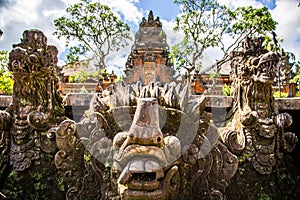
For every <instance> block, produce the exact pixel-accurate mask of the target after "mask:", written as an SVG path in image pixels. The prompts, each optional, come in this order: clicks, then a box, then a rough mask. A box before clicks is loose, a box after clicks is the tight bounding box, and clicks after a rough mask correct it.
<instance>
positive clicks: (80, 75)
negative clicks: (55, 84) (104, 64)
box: [69, 70, 99, 83]
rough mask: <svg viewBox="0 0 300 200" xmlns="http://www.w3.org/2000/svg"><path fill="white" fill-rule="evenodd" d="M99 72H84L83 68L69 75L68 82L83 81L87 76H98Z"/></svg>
mask: <svg viewBox="0 0 300 200" xmlns="http://www.w3.org/2000/svg"><path fill="white" fill-rule="evenodd" d="M98 77H99V72H85V71H84V70H80V71H78V72H76V73H75V74H72V75H71V76H69V82H70V83H75V82H76V83H84V82H86V80H87V79H88V78H96V79H97V78H98Z"/></svg>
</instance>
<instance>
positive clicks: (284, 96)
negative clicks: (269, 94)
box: [273, 91, 289, 98]
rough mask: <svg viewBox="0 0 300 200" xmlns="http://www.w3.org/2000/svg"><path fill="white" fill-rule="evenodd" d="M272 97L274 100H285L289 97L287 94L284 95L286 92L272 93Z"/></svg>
mask: <svg viewBox="0 0 300 200" xmlns="http://www.w3.org/2000/svg"><path fill="white" fill-rule="evenodd" d="M273 96H274V97H275V98H287V97H288V96H289V94H288V93H286V92H279V91H275V92H274V93H273Z"/></svg>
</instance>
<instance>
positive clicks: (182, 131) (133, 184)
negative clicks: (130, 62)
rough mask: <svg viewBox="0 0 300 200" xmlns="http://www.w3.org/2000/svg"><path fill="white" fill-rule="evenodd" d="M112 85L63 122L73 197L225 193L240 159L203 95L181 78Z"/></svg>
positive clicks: (63, 156) (63, 167) (64, 159)
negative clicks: (74, 118)
mask: <svg viewBox="0 0 300 200" xmlns="http://www.w3.org/2000/svg"><path fill="white" fill-rule="evenodd" d="M108 90H110V92H103V93H101V94H96V95H95V96H94V99H93V104H92V106H91V108H90V110H89V111H87V112H86V117H85V118H83V119H82V121H81V122H80V123H77V124H76V123H75V122H73V121H69V120H68V121H64V122H62V123H61V124H60V125H59V127H58V129H57V133H56V135H57V137H56V139H57V146H58V148H59V150H60V151H59V152H58V153H57V154H56V156H55V163H56V166H57V168H58V169H59V170H60V171H62V172H64V173H65V175H66V176H65V180H66V181H67V183H68V185H69V189H68V192H67V199H77V198H81V199H85V198H86V199H141V200H142V199H199V198H201V199H224V198H225V195H224V193H225V189H226V187H227V184H228V182H229V180H230V179H231V178H232V177H233V175H234V174H235V172H236V170H237V164H238V161H237V157H236V156H235V155H233V154H232V153H230V152H229V150H228V149H227V148H226V147H225V145H223V144H222V143H220V142H219V140H218V138H219V135H218V132H217V129H216V128H215V127H214V125H213V124H212V122H211V116H210V114H209V113H206V112H205V111H204V108H205V97H204V96H197V97H193V96H192V95H191V92H190V89H189V88H188V87H187V86H183V85H181V84H178V85H177V84H175V83H170V84H165V85H164V86H161V85H160V83H150V84H149V85H147V86H144V87H142V84H141V83H140V82H138V83H136V84H134V85H127V86H126V85H124V84H123V83H120V84H118V85H116V86H112V87H111V88H110V89H108ZM83 145H84V146H85V147H86V151H85V152H83V151H84V150H82V146H83ZM74 165H76V167H74ZM72 166H73V167H72ZM95 188H98V189H97V190H95Z"/></svg>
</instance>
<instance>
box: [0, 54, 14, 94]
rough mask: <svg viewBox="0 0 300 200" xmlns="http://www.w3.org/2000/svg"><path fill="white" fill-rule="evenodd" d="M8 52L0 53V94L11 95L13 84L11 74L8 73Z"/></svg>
mask: <svg viewBox="0 0 300 200" xmlns="http://www.w3.org/2000/svg"><path fill="white" fill-rule="evenodd" d="M8 61H9V58H8V52H7V51H0V65H1V66H0V92H1V91H2V92H3V93H4V94H8V95H10V94H12V91H13V85H14V82H13V80H12V79H11V72H10V71H8Z"/></svg>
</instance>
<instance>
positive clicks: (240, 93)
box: [221, 38, 298, 199]
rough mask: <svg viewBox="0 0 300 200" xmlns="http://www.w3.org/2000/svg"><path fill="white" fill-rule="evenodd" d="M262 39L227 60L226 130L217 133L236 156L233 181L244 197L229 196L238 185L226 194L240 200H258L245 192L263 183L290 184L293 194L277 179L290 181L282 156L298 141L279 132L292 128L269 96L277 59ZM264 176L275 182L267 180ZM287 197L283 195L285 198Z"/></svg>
mask: <svg viewBox="0 0 300 200" xmlns="http://www.w3.org/2000/svg"><path fill="white" fill-rule="evenodd" d="M263 40H264V39H263V38H247V40H246V41H245V42H244V45H243V46H244V49H243V51H241V52H233V53H232V58H231V60H232V62H231V67H232V74H231V76H232V77H231V78H232V79H233V80H234V81H233V84H232V86H231V91H232V95H233V106H232V109H231V110H230V112H229V114H228V123H227V125H226V127H224V128H222V129H221V138H222V140H223V141H224V142H225V143H226V144H227V146H228V148H229V149H230V150H231V151H232V152H234V153H235V154H236V155H238V157H239V169H241V170H243V171H242V173H239V174H237V176H236V177H235V180H238V181H239V182H238V183H237V184H239V185H240V186H241V187H243V191H245V192H244V194H243V193H239V192H233V191H232V190H235V189H234V188H233V187H235V186H237V184H233V185H232V186H231V188H230V192H231V193H235V194H238V195H237V196H238V197H239V198H245V197H246V196H247V195H248V196H247V198H249V196H250V198H251V199H253V198H259V195H260V194H259V193H257V191H256V192H250V191H255V190H257V188H259V187H262V185H261V184H262V183H263V182H266V183H269V182H274V181H275V182H278V183H279V184H278V187H279V188H280V187H282V186H283V185H284V184H289V185H290V187H291V189H292V190H293V191H294V193H295V192H296V191H297V189H295V187H294V185H291V183H287V182H285V183H282V182H281V180H280V174H281V173H283V174H289V176H291V174H293V172H292V170H293V169H292V168H291V171H290V170H289V169H288V167H287V166H289V163H286V162H287V161H286V160H288V159H287V156H288V155H287V154H286V152H291V151H293V150H294V148H295V147H296V144H297V142H298V138H297V136H296V134H295V133H291V132H285V131H284V129H285V128H287V127H289V126H290V125H291V123H292V117H291V116H290V115H289V114H288V113H281V114H279V112H278V107H277V105H276V102H275V99H274V97H273V93H272V83H273V81H274V78H275V75H276V69H277V67H276V65H277V63H278V61H279V57H278V55H277V54H276V53H274V52H268V51H266V50H265V49H264V48H263V46H262V43H263ZM279 101H281V100H279ZM251 170H252V171H251ZM262 175H264V176H262ZM268 175H271V176H272V175H274V177H273V178H270V176H268ZM250 177H251V178H250ZM292 179H293V178H291V180H292ZM253 180H256V181H257V184H256V185H254V186H252V187H253V189H250V188H247V186H246V185H247V184H248V183H247V182H251V183H252V182H254V181H253ZM293 181H298V180H297V179H294V180H293ZM275 188H276V187H275V186H274V187H273V188H272V187H269V185H268V186H266V190H264V188H263V189H261V190H262V192H266V191H267V190H269V189H275ZM277 190H278V189H277ZM279 190H280V189H279ZM278 193H280V191H277V192H276V193H274V194H272V197H276V195H277V194H278ZM282 193H285V192H282ZM287 194H288V193H287V192H286V193H285V195H287ZM290 197H292V195H290Z"/></svg>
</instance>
